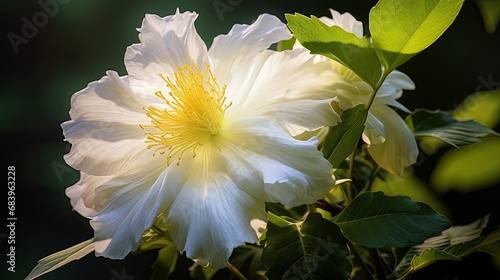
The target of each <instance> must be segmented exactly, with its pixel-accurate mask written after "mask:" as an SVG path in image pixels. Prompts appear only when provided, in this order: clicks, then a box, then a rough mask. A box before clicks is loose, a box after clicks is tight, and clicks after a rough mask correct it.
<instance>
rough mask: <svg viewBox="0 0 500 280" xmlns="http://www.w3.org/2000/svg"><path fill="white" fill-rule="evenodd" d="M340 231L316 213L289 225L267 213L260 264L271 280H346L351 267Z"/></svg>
mask: <svg viewBox="0 0 500 280" xmlns="http://www.w3.org/2000/svg"><path fill="white" fill-rule="evenodd" d="M347 255H348V249H347V247H346V245H345V239H344V238H343V236H342V235H341V234H340V229H339V228H338V227H337V226H336V225H335V224H334V223H332V222H330V221H328V220H325V219H323V218H322V217H321V215H320V214H318V213H311V214H309V216H308V217H307V219H306V220H305V221H303V222H297V223H294V222H290V221H287V220H285V219H283V218H281V217H278V216H276V215H274V214H273V213H271V212H269V222H268V228H267V240H266V246H265V248H264V251H263V253H262V261H263V262H264V264H266V265H267V266H268V267H269V269H268V271H267V272H266V276H267V277H268V278H269V279H270V280H274V279H280V280H281V279H296V278H297V279H347V278H348V276H349V274H350V272H351V264H350V262H349V260H348V259H347Z"/></svg>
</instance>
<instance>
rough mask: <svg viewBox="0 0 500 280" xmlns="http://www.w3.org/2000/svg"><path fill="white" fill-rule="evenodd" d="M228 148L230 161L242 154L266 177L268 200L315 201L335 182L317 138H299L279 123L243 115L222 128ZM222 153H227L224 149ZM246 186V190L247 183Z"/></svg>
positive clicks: (288, 203) (292, 203)
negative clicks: (293, 136) (319, 148)
mask: <svg viewBox="0 0 500 280" xmlns="http://www.w3.org/2000/svg"><path fill="white" fill-rule="evenodd" d="M222 133H223V135H224V137H226V138H225V141H224V143H236V144H234V146H233V147H231V146H230V145H226V146H223V147H221V150H223V151H224V150H225V149H229V150H232V151H233V152H230V153H228V157H229V158H228V159H227V161H228V162H229V161H231V157H234V155H235V154H238V153H239V154H240V156H239V157H238V161H239V162H243V164H244V166H245V167H247V168H250V169H251V170H253V174H256V175H260V176H263V180H264V183H265V192H266V194H267V198H266V200H270V201H274V202H279V203H282V204H283V205H284V206H285V207H287V208H290V207H294V206H298V205H302V204H308V203H313V202H315V201H317V200H318V199H319V198H321V197H323V195H324V194H325V193H327V192H328V191H329V190H330V188H331V187H332V186H333V184H334V179H333V178H332V168H331V165H330V163H329V162H328V161H327V160H326V159H324V158H323V155H322V154H321V152H319V151H318V150H317V140H316V138H312V139H311V140H309V141H301V140H296V139H294V138H292V137H290V135H289V134H288V133H287V132H286V131H285V130H284V129H283V128H282V127H281V126H280V125H279V124H278V123H276V122H274V121H272V120H269V119H266V118H262V117H254V118H242V119H239V120H237V121H234V122H233V123H232V124H231V125H230V126H228V127H226V128H224V131H222ZM222 154H223V156H226V154H225V153H224V152H223V153H222ZM239 187H240V188H245V190H246V192H247V193H252V192H251V191H250V190H247V189H246V188H248V186H239Z"/></svg>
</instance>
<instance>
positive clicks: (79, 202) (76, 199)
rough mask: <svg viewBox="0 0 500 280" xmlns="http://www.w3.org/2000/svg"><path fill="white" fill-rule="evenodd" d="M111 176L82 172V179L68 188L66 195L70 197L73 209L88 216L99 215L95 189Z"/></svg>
mask: <svg viewBox="0 0 500 280" xmlns="http://www.w3.org/2000/svg"><path fill="white" fill-rule="evenodd" d="M110 178H111V176H92V175H88V174H85V173H84V172H80V180H79V181H78V182H77V183H76V184H74V185H73V186H71V187H69V188H67V189H66V196H68V197H69V198H70V201H71V206H73V209H74V210H75V211H77V212H78V213H80V215H82V216H84V217H86V218H89V217H91V216H95V215H97V212H98V211H99V210H100V209H98V207H97V206H96V204H95V189H96V188H97V187H99V186H100V185H101V184H103V183H104V182H106V181H108V180H110Z"/></svg>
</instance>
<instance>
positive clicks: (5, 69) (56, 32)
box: [0, 0, 500, 280]
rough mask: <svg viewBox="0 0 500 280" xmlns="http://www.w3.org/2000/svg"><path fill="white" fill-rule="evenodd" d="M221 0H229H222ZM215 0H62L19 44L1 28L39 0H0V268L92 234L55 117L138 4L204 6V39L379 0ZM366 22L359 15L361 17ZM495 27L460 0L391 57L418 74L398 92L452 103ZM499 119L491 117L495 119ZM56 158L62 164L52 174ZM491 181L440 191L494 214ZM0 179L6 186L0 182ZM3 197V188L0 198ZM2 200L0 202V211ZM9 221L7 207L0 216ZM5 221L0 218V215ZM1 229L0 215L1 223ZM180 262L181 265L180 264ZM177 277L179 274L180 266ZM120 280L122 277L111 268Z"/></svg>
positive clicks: (97, 71) (118, 65)
mask: <svg viewBox="0 0 500 280" xmlns="http://www.w3.org/2000/svg"><path fill="white" fill-rule="evenodd" d="M220 1H221V2H224V3H229V1H225V0H220ZM214 2H215V1H211V0H209V1H201V0H197V1H152V0H150V1H135V2H134V1H118V0H108V1H97V0H86V1H83V0H70V1H69V2H68V3H67V4H64V5H62V4H61V5H59V11H58V12H57V13H56V14H55V15H54V16H53V17H49V18H48V22H47V24H46V25H44V26H42V27H40V28H38V32H37V34H36V35H35V36H34V37H33V38H30V39H28V43H27V44H21V45H20V46H19V52H18V53H15V51H14V49H13V47H12V46H11V44H10V42H9V40H8V37H7V34H8V33H9V32H13V33H16V34H17V35H21V28H22V27H23V24H24V23H23V22H22V20H21V19H22V18H23V17H26V18H27V19H28V20H29V21H30V22H33V20H32V18H33V15H34V14H35V13H37V12H39V11H41V7H40V6H39V4H38V3H37V1H14V0H1V2H0V3H1V4H0V11H1V14H0V21H1V32H0V35H1V36H2V60H1V64H0V65H1V68H2V73H1V76H0V79H1V84H0V85H1V86H0V139H1V141H2V145H1V146H2V155H1V158H2V162H3V164H2V168H4V173H5V174H4V175H3V176H5V178H6V177H7V166H9V165H14V166H16V176H17V191H16V201H17V218H18V221H17V224H16V225H17V227H16V273H15V274H13V273H8V272H7V264H6V259H7V257H6V256H5V255H6V254H7V247H6V240H5V239H1V243H0V244H1V252H0V253H1V254H0V263H1V265H0V268H1V272H0V275H1V276H0V278H1V279H22V278H24V277H25V276H26V275H27V273H28V272H29V271H30V270H31V269H32V268H33V267H34V265H35V264H36V262H37V260H39V259H40V258H42V257H45V256H47V255H49V254H51V253H53V252H56V251H59V250H62V249H65V248H68V247H70V246H72V245H74V244H76V243H79V242H81V241H84V240H87V239H89V238H90V237H92V234H93V233H92V230H91V228H90V226H89V225H88V221H87V220H86V219H85V218H82V217H80V216H79V215H78V214H77V213H76V212H73V211H71V206H70V204H69V200H68V199H67V198H66V196H65V195H64V190H65V188H66V187H68V186H70V185H72V184H73V183H75V182H76V181H77V180H78V172H76V171H73V170H71V169H70V168H69V167H67V166H66V164H65V163H64V161H63V160H62V156H63V155H64V154H65V153H66V152H67V151H68V150H69V145H68V144H67V143H65V142H63V137H62V134H61V129H60V127H59V125H60V123H61V122H63V121H65V120H67V119H68V118H69V117H68V110H69V106H70V103H69V101H70V96H71V95H72V94H73V93H74V92H76V91H78V90H80V89H82V88H84V87H85V86H86V85H87V84H88V83H89V82H91V81H94V80H97V79H99V78H100V77H101V76H103V75H104V72H105V71H106V70H108V69H113V70H116V71H117V72H118V73H120V74H121V75H125V74H126V72H125V68H124V65H123V56H124V52H125V48H126V47H127V46H129V45H131V44H133V43H137V42H138V39H137V32H136V30H135V28H137V27H139V26H140V24H141V21H142V18H143V16H144V14H145V13H156V14H159V15H161V16H165V15H170V14H173V13H174V12H175V8H176V7H179V8H180V10H181V11H186V10H194V11H196V12H198V13H199V14H200V16H199V18H198V20H197V22H196V26H197V29H198V32H199V33H200V35H201V36H202V38H203V39H204V40H205V42H206V43H207V45H210V44H211V42H212V39H213V37H214V36H216V35H218V34H221V33H227V32H228V31H229V29H230V28H231V26H232V25H233V24H235V23H251V22H252V21H253V20H254V19H255V18H256V17H257V16H258V15H259V14H260V13H264V12H266V13H271V14H275V15H277V16H278V17H280V18H281V19H282V20H284V16H283V15H284V13H294V12H300V13H302V14H305V15H310V14H314V15H317V16H323V15H329V11H328V8H334V9H336V10H338V11H340V12H346V11H348V12H350V13H351V14H353V15H354V16H355V17H356V18H357V19H358V20H361V21H363V22H364V23H367V21H368V13H369V9H370V8H371V7H372V6H373V5H374V4H375V3H376V1H341V0H339V1H277V0H274V1H265V2H264V1H250V0H242V1H237V0H233V1H230V2H232V3H238V2H240V3H239V4H237V5H235V7H233V10H232V11H226V12H225V13H224V14H223V15H222V18H221V17H220V16H219V15H218V14H217V12H216V9H215V8H214ZM365 29H366V25H365ZM499 39H500V34H499V32H497V33H496V34H488V33H486V32H485V29H484V26H483V22H482V17H481V15H480V13H479V10H478V8H477V6H476V5H475V3H474V2H473V1H466V3H465V4H464V7H463V9H462V11H461V13H460V14H459V16H458V18H457V19H456V21H455V23H453V24H452V26H451V27H450V28H449V30H448V31H446V32H445V34H444V35H443V36H442V37H441V38H440V39H438V41H437V42H436V43H434V44H433V45H432V46H431V47H429V48H428V49H427V50H425V51H424V52H423V53H421V54H419V55H417V56H416V57H414V58H413V59H411V60H410V61H409V62H408V63H406V64H405V65H403V66H402V67H400V68H399V69H400V70H402V71H403V72H405V73H407V74H408V75H409V76H410V77H411V78H412V79H413V80H414V82H415V83H416V85H417V88H416V90H414V91H408V92H406V93H405V95H404V96H403V98H402V99H401V101H402V103H403V104H405V105H406V106H407V107H409V108H410V109H415V108H417V107H425V108H429V109H437V108H440V109H446V110H450V109H453V108H454V107H455V106H456V105H457V104H459V103H460V102H461V101H462V99H463V98H464V97H465V96H467V95H469V94H471V93H472V92H474V91H475V90H476V89H478V88H480V87H482V86H483V89H485V88H484V85H482V84H481V82H480V79H479V77H484V78H487V77H488V75H492V78H493V80H494V81H496V82H500V70H499V66H500V65H499V63H500V55H499V50H500V40H499ZM497 131H498V129H497ZM439 156H440V154H437V155H434V156H430V157H426V158H425V161H424V162H423V163H422V164H421V165H420V166H418V168H417V169H416V174H417V175H418V176H419V177H420V178H423V179H424V180H426V179H427V178H428V175H429V172H430V170H431V169H432V168H433V166H434V164H435V161H436V159H437V158H438V157H439ZM55 169H56V170H58V171H59V172H60V174H59V176H58V175H57V173H56V171H55ZM498 187H499V185H498V184H497V185H495V186H491V187H490V188H487V189H485V190H482V191H477V192H474V193H470V194H458V193H453V192H450V193H447V194H445V195H443V196H441V199H442V200H443V201H444V202H445V203H446V204H447V205H449V206H450V208H451V210H452V213H453V222H454V223H455V224H462V223H468V222H472V221H473V220H475V219H477V218H479V217H482V216H483V215H484V214H486V213H493V214H492V222H491V224H492V225H493V226H495V225H496V226H498V225H499V224H500V223H499V215H498V214H499V210H498V208H499V207H498V204H497V201H498V198H499V197H500V196H499V192H498ZM3 189H4V191H1V193H2V197H4V195H6V190H5V188H3ZM2 201H6V199H2ZM6 211H7V210H6V209H5V210H1V211H0V212H2V216H3V215H4V213H5V212H6ZM3 221H5V219H3ZM3 223H4V222H2V224H3ZM6 231H7V229H6V228H4V226H2V227H1V228H0V233H5V232H6ZM154 258H155V252H150V253H147V254H141V255H138V256H129V257H127V258H126V259H125V260H124V261H112V260H108V259H103V258H95V257H94V256H92V255H91V256H87V257H85V258H84V259H82V260H80V261H78V262H74V263H71V264H69V265H67V266H65V267H63V268H61V269H59V270H57V271H55V272H53V273H50V274H48V275H47V276H44V277H41V278H40V279H72V280H77V279H112V278H113V277H114V276H113V271H116V272H118V273H119V274H120V273H121V271H122V269H123V268H125V270H126V273H127V274H128V275H134V276H136V277H135V279H136V280H137V279H147V278H148V275H149V273H150V264H151V263H152V262H153V261H154ZM188 265H189V263H186V264H185V266H188ZM476 271H479V273H480V274H479V275H487V273H496V274H497V275H498V272H497V271H496V270H495V269H494V268H493V266H492V264H491V260H490V258H489V256H487V255H483V254H476V255H473V256H472V257H470V258H467V259H466V260H465V262H462V263H448V262H444V263H440V264H437V265H435V266H431V267H429V268H427V269H425V270H424V271H423V272H422V273H419V274H417V275H416V277H415V278H414V279H424V278H425V279H450V280H451V279H460V280H461V279H478V278H477V277H472V276H471V275H473V274H472V273H473V272H476ZM179 279H182V278H179ZM117 280H119V279H117Z"/></svg>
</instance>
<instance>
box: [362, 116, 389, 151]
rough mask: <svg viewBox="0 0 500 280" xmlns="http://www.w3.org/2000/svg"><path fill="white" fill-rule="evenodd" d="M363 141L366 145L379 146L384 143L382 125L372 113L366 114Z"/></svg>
mask: <svg viewBox="0 0 500 280" xmlns="http://www.w3.org/2000/svg"><path fill="white" fill-rule="evenodd" d="M363 141H364V142H365V143H366V144H369V145H370V144H381V143H384V141H385V127H384V124H383V123H382V122H381V121H380V120H378V119H377V118H376V117H375V116H374V115H373V114H372V113H370V112H368V116H367V118H366V122H365V130H364V131H363Z"/></svg>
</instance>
